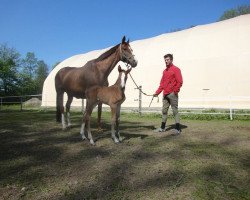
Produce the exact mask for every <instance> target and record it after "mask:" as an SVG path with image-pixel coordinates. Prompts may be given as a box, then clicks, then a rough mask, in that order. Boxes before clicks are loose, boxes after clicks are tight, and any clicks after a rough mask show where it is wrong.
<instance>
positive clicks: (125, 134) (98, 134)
mask: <svg viewBox="0 0 250 200" xmlns="http://www.w3.org/2000/svg"><path fill="white" fill-rule="evenodd" d="M94 127H95V125H94ZM138 127H140V128H139V129H142V130H139V129H138ZM180 127H181V129H182V130H183V129H186V128H187V127H188V126H186V125H183V124H180ZM72 128H79V132H80V125H76V124H74V125H71V126H70V127H68V128H67V129H72ZM135 128H137V129H136V130H133V129H135ZM155 129H156V127H155V126H153V125H148V126H136V125H132V126H131V125H130V126H125V125H121V126H120V133H121V136H122V138H123V140H122V141H126V140H130V139H133V138H139V139H142V140H143V139H145V138H146V137H148V134H141V133H139V132H140V131H142V132H143V131H147V130H148V131H154V130H155ZM173 129H175V124H170V125H168V127H167V129H166V131H171V130H173ZM132 132H138V133H132ZM92 134H93V137H94V142H97V141H99V140H102V139H105V138H110V139H111V130H110V124H106V123H103V124H102V130H101V131H99V130H97V129H92ZM79 135H80V134H79ZM171 135H172V136H174V135H175V134H174V133H173V134H171ZM85 136H87V132H85Z"/></svg>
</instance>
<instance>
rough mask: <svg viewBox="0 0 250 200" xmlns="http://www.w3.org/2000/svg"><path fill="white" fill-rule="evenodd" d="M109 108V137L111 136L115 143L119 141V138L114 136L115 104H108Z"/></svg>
mask: <svg viewBox="0 0 250 200" xmlns="http://www.w3.org/2000/svg"><path fill="white" fill-rule="evenodd" d="M110 108H111V115H112V117H111V137H112V138H113V140H114V141H115V143H119V139H118V138H117V137H116V135H115V126H116V122H117V121H116V119H117V116H116V115H117V113H116V111H117V107H116V106H110Z"/></svg>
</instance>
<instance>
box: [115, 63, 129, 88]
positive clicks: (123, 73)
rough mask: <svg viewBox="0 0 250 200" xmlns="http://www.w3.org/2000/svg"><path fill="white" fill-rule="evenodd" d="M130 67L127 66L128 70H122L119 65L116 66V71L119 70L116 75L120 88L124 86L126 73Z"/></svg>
mask: <svg viewBox="0 0 250 200" xmlns="http://www.w3.org/2000/svg"><path fill="white" fill-rule="evenodd" d="M131 69H132V68H129V69H128V70H123V69H122V68H121V66H120V65H119V66H118V71H119V77H118V80H120V81H118V82H120V86H121V88H122V89H124V88H125V85H126V82H127V78H128V73H129V72H130V71H131Z"/></svg>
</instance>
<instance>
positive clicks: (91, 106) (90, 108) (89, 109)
mask: <svg viewBox="0 0 250 200" xmlns="http://www.w3.org/2000/svg"><path fill="white" fill-rule="evenodd" d="M87 105H88V106H87V107H86V112H87V115H86V121H85V122H86V128H87V132H88V139H89V141H90V144H92V145H95V142H94V140H93V137H92V134H91V130H90V118H91V114H92V111H93V109H94V107H95V106H96V102H95V101H94V100H93V101H91V100H89V101H88V104H87Z"/></svg>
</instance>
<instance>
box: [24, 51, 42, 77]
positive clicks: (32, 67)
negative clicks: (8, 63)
mask: <svg viewBox="0 0 250 200" xmlns="http://www.w3.org/2000/svg"><path fill="white" fill-rule="evenodd" d="M22 64H23V73H24V74H28V75H29V76H30V78H31V79H32V78H34V76H35V72H36V70H37V67H38V60H37V58H36V56H35V54H34V53H33V52H28V53H27V54H26V57H25V58H24V59H23V60H22Z"/></svg>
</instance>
